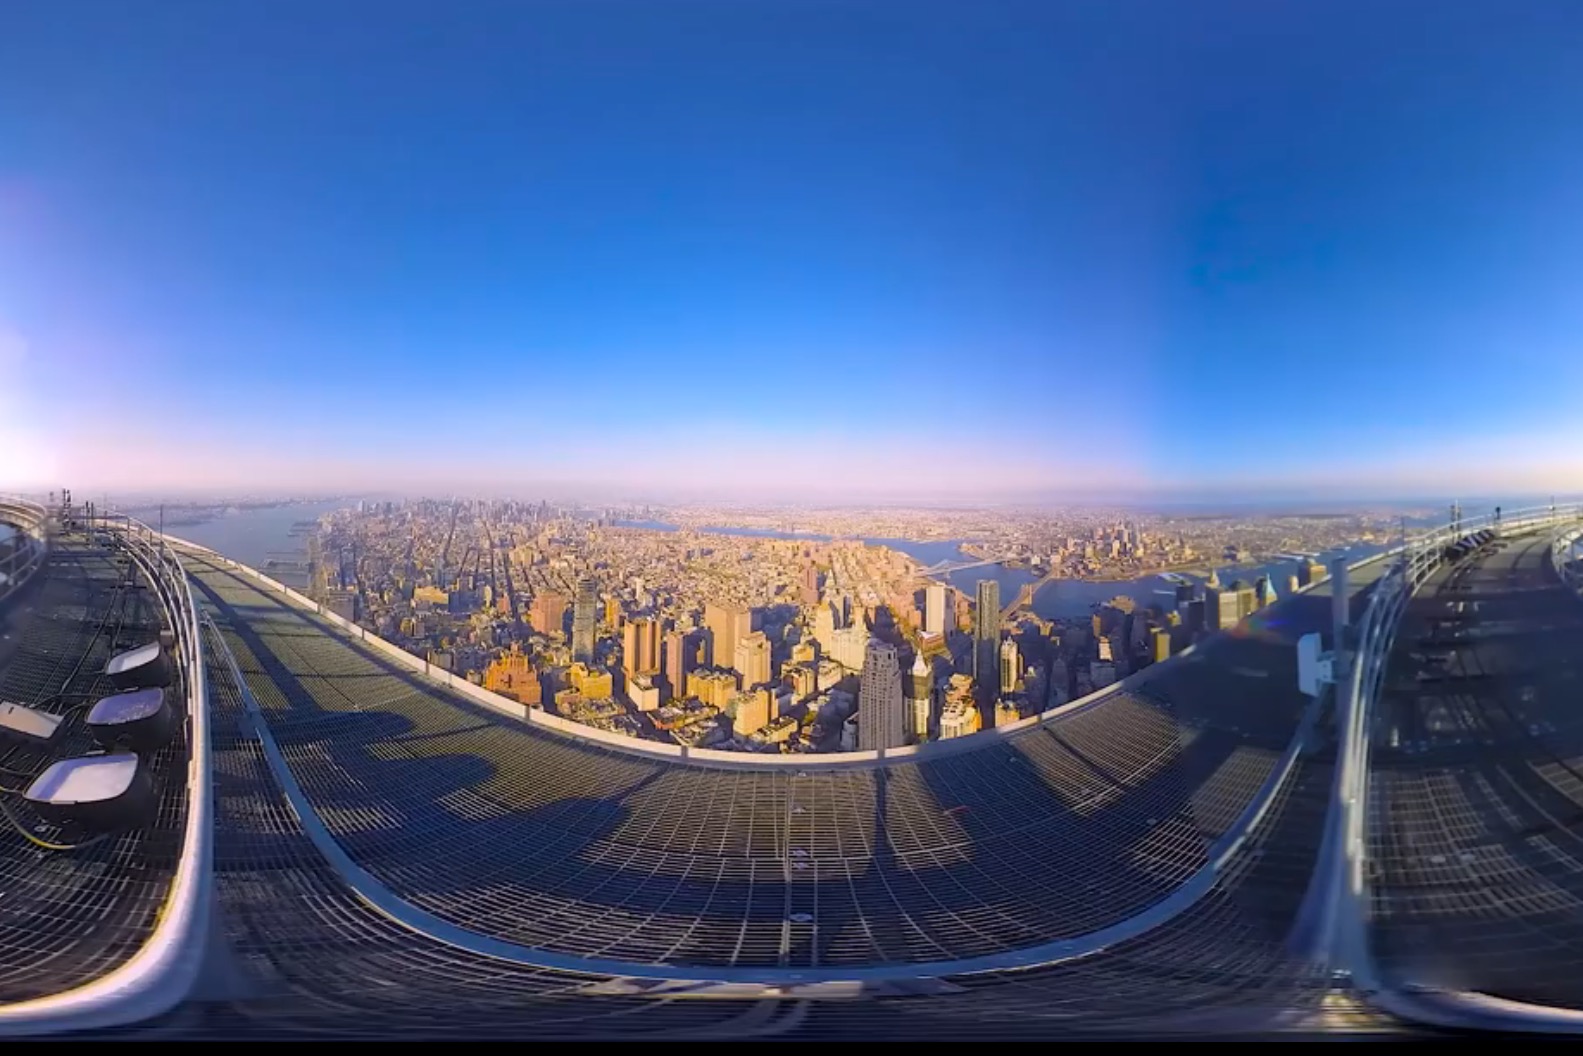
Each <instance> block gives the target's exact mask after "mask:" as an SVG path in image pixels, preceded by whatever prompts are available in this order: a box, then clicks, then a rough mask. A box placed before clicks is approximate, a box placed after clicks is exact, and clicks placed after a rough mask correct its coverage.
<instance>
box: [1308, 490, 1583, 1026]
mask: <svg viewBox="0 0 1583 1056" xmlns="http://www.w3.org/2000/svg"><path fill="white" fill-rule="evenodd" d="M1579 521H1583V503H1567V504H1560V505H1558V504H1555V503H1552V504H1550V505H1548V506H1543V507H1533V508H1529V509H1524V510H1516V511H1512V512H1510V513H1504V514H1503V515H1501V516H1496V515H1495V514H1494V513H1493V512H1492V513H1491V514H1489V515H1487V516H1483V517H1477V518H1469V519H1460V518H1459V519H1457V520H1456V521H1453V522H1451V523H1448V524H1446V525H1443V526H1440V527H1438V528H1434V529H1431V530H1429V531H1427V532H1423V533H1421V534H1419V535H1418V536H1415V537H1413V538H1411V539H1409V540H1408V541H1407V542H1406V543H1405V544H1404V545H1403V546H1402V547H1399V548H1398V550H1399V559H1398V564H1397V567H1396V568H1395V569H1393V570H1392V572H1391V574H1390V575H1389V576H1388V577H1386V578H1385V579H1384V580H1382V581H1381V582H1380V584H1379V585H1378V586H1377V587H1376V588H1375V591H1374V594H1373V596H1372V597H1371V598H1370V599H1369V604H1368V607H1367V609H1366V610H1365V613H1364V616H1363V618H1362V620H1361V621H1360V622H1359V626H1358V633H1357V635H1356V638H1355V641H1356V647H1355V650H1354V651H1353V658H1352V663H1351V666H1350V669H1349V670H1348V671H1347V673H1346V674H1347V680H1346V688H1347V690H1348V695H1349V696H1350V698H1351V700H1350V706H1349V707H1348V708H1347V709H1346V714H1344V715H1342V716H1341V717H1340V718H1341V722H1342V733H1341V749H1342V750H1341V755H1340V757H1339V759H1338V763H1337V765H1338V767H1339V768H1340V773H1339V775H1338V779H1337V782H1336V788H1337V795H1336V797H1335V800H1334V802H1333V804H1332V810H1333V811H1339V812H1340V813H1341V817H1340V829H1341V831H1342V833H1343V834H1344V839H1342V840H1341V841H1340V843H1339V845H1338V846H1337V847H1335V848H1333V849H1332V851H1333V853H1334V854H1337V855H1339V856H1340V861H1330V862H1321V863H1319V865H1318V866H1317V868H1321V869H1327V870H1329V872H1330V875H1331V877H1332V878H1333V881H1332V882H1333V884H1334V885H1335V886H1334V890H1333V891H1332V892H1331V894H1332V896H1333V897H1334V899H1335V901H1334V907H1335V910H1336V919H1335V924H1334V930H1333V931H1332V933H1331V946H1330V949H1329V951H1328V955H1329V956H1328V960H1329V964H1330V966H1331V967H1332V969H1333V970H1334V971H1335V972H1336V973H1337V974H1338V975H1342V976H1346V977H1350V979H1351V981H1352V983H1353V984H1354V985H1355V986H1356V987H1357V988H1358V989H1359V990H1361V991H1362V992H1363V993H1364V994H1365V995H1367V996H1368V997H1369V999H1370V1000H1371V1001H1372V1002H1373V1003H1374V1004H1376V1005H1377V1006H1378V1007H1380V1008H1381V1009H1384V1010H1385V1011H1388V1012H1390V1013H1391V1014H1393V1015H1396V1016H1399V1017H1401V1018H1405V1019H1410V1020H1416V1021H1418V1022H1423V1023H1429V1024H1436V1025H1456V1026H1462V1027H1482V1028H1485V1029H1500V1030H1524V1031H1531V1032H1553V1031H1556V1030H1558V1029H1566V1030H1576V1029H1578V1028H1579V1027H1580V1026H1583V1018H1580V1017H1578V1015H1577V1014H1576V1013H1564V1010H1558V1009H1551V1008H1545V1007H1542V1006H1533V1005H1520V1004H1516V1003H1513V1002H1498V1001H1492V1000H1484V998H1483V995H1475V994H1455V993H1451V992H1449V991H1444V990H1432V989H1426V988H1419V987H1413V986H1395V985H1390V984H1387V983H1386V982H1385V981H1384V980H1382V979H1381V978H1380V976H1379V973H1378V971H1377V969H1376V967H1375V965H1374V961H1373V955H1372V951H1371V950H1370V946H1369V936H1368V924H1369V914H1370V901H1371V893H1370V884H1369V872H1368V840H1367V824H1368V795H1369V755H1370V750H1371V737H1370V731H1371V729H1372V726H1373V713H1374V706H1375V704H1376V702H1377V700H1378V698H1379V693H1380V684H1381V682H1382V680H1383V678H1384V675H1385V669H1386V665H1387V663H1388V661H1389V658H1390V655H1391V650H1392V647H1393V646H1394V644H1395V641H1396V632H1397V629H1398V627H1399V626H1400V623H1401V618H1402V615H1403V613H1404V612H1405V611H1406V608H1407V604H1408V602H1409V601H1411V600H1412V597H1413V596H1414V595H1415V594H1416V593H1417V591H1418V589H1419V587H1421V586H1422V585H1423V584H1424V582H1425V581H1426V580H1427V579H1428V578H1429V577H1430V576H1431V575H1433V574H1434V572H1435V571H1436V570H1437V569H1439V568H1440V567H1441V566H1442V565H1444V564H1445V563H1446V562H1447V561H1448V560H1450V559H1451V558H1450V548H1451V547H1453V546H1454V545H1456V544H1457V543H1460V542H1462V541H1464V540H1466V539H1468V538H1470V537H1472V536H1474V535H1476V534H1477V533H1479V532H1483V531H1489V532H1491V533H1493V535H1495V536H1506V535H1516V534H1522V533H1528V532H1532V531H1537V530H1543V529H1547V528H1553V527H1563V528H1565V526H1569V525H1574V524H1577V523H1578V522H1579ZM1568 535H1570V538H1571V539H1576V538H1578V537H1579V536H1580V535H1583V531H1580V530H1576V529H1571V530H1564V531H1562V532H1559V533H1558V535H1557V542H1556V543H1553V544H1552V552H1554V548H1555V546H1557V545H1559V540H1561V539H1562V538H1566V537H1567V536H1568ZM1557 567H1558V569H1559V568H1560V566H1559V565H1558V566H1557ZM1563 576H1564V573H1563Z"/></svg>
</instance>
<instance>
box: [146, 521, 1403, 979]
mask: <svg viewBox="0 0 1583 1056" xmlns="http://www.w3.org/2000/svg"><path fill="white" fill-rule="evenodd" d="M171 542H172V543H173V544H174V545H177V546H182V547H190V548H192V549H193V550H194V551H196V552H200V553H202V554H203V555H204V556H205V557H206V558H207V559H209V560H211V561H213V562H214V563H216V564H220V565H222V566H224V567H227V568H230V569H232V570H234V571H236V572H238V573H240V574H241V575H243V576H245V577H247V578H250V579H252V580H254V581H255V582H258V583H260V584H261V585H264V586H267V587H268V588H269V589H270V590H271V591H273V592H277V593H279V594H281V595H283V596H284V597H286V598H287V599H289V600H291V601H293V602H295V603H296V604H297V605H299V606H302V607H305V608H307V609H310V610H312V611H314V612H317V613H319V614H320V615H322V616H323V617H324V618H325V619H327V620H329V621H330V622H331V623H333V624H335V625H336V626H338V627H341V628H343V629H345V630H347V631H348V632H349V633H351V634H354V635H356V636H357V637H359V638H360V639H361V640H363V641H364V642H365V643H367V644H368V645H370V646H371V647H373V648H376V649H378V650H380V651H381V652H384V653H385V654H387V655H389V656H391V657H393V658H396V659H398V660H399V661H400V662H401V663H402V664H403V665H404V666H406V667H408V668H409V669H411V670H413V671H421V672H422V673H423V674H424V675H425V676H427V677H428V678H429V679H431V680H432V681H435V682H438V683H440V684H442V685H445V686H449V687H451V688H453V689H455V690H456V691H458V692H459V693H461V694H462V695H464V696H466V697H468V698H469V699H471V700H474V701H476V702H478V703H479V704H482V705H484V706H486V707H489V708H492V709H494V710H496V711H499V712H502V713H504V714H507V715H510V716H512V717H514V718H517V719H519V720H523V721H525V722H527V723H528V724H530V725H535V726H543V727H548V728H553V729H561V728H563V727H564V728H567V732H568V733H570V734H571V735H573V736H575V737H578V738H580V739H583V740H595V741H600V742H605V741H607V740H608V741H609V742H612V743H614V744H615V746H616V747H620V748H622V749H625V750H627V751H637V752H639V753H640V754H654V755H663V756H668V757H671V758H674V759H676V760H678V761H686V762H694V763H697V762H704V761H705V760H706V759H707V761H709V762H711V763H712V762H715V760H721V761H722V762H724V763H726V764H727V765H731V764H735V765H738V766H744V765H745V766H752V765H755V764H759V765H762V764H763V763H771V764H772V765H773V764H781V765H789V766H791V767H792V768H793V769H797V770H811V769H815V768H817V767H820V766H823V767H825V768H829V767H831V766H842V765H846V766H852V765H864V764H867V765H873V764H874V763H875V762H880V763H884V762H894V761H897V760H899V759H915V758H917V757H918V756H919V755H922V754H930V755H932V754H934V753H930V752H928V749H929V748H933V747H936V746H935V745H926V746H915V747H912V748H909V749H905V750H900V751H892V752H864V753H846V754H850V755H856V756H858V757H859V758H858V759H855V760H846V759H845V758H844V756H826V757H824V758H823V759H819V758H818V757H810V756H787V757H779V756H771V757H767V758H763V759H761V758H760V757H757V756H750V757H748V758H747V759H745V760H744V759H743V758H742V757H741V756H740V755H738V754H737V753H731V752H719V751H698V750H693V751H688V750H685V749H682V748H681V747H680V746H672V745H662V744H652V743H650V742H634V741H632V740H631V739H629V738H621V737H615V736H613V735H609V734H604V733H602V732H601V731H597V730H590V729H588V728H586V727H582V726H581V725H579V724H576V723H572V722H569V721H567V720H564V719H560V718H558V717H555V716H548V715H545V714H543V713H542V712H537V711H533V710H531V709H528V708H526V707H525V706H523V705H521V704H517V703H515V702H513V701H510V700H507V699H505V698H502V697H499V696H498V695H496V694H494V693H490V692H489V691H487V690H484V689H482V688H481V687H479V686H476V685H474V684H472V683H471V682H468V681H466V680H465V679H459V678H456V677H455V676H453V675H451V674H450V673H449V672H445V671H440V670H438V669H435V668H433V667H432V665H428V664H425V663H424V662H423V661H422V660H420V659H419V658H417V657H414V656H412V655H411V654H410V653H407V652H406V651H405V650H402V649H400V648H399V647H398V646H395V645H393V644H392V643H389V642H386V641H384V640H383V639H381V638H379V637H378V636H376V635H370V634H368V633H367V632H366V631H365V630H364V629H363V628H362V627H360V626H358V625H357V624H354V623H352V622H350V621H348V620H345V619H343V618H342V617H340V616H338V615H336V614H334V613H331V612H329V611H327V610H325V609H324V608H323V607H322V606H320V605H318V604H317V603H315V602H313V601H312V600H311V599H309V598H306V597H304V596H303V595H302V594H300V593H298V592H297V591H295V590H292V589H291V588H290V587H287V586H285V585H284V584H282V583H279V582H277V581H275V580H273V579H270V578H269V577H267V576H265V575H263V574H262V573H259V572H258V571H256V570H255V569H252V568H249V567H248V566H246V565H243V564H240V563H239V562H236V561H232V560H230V559H228V558H225V557H223V556H222V555H220V554H217V553H215V552H214V551H212V550H209V549H208V548H206V547H200V546H197V545H196V544H192V543H187V542H184V541H180V540H175V539H171ZM1393 554H1394V551H1392V552H1389V553H1385V554H1379V555H1375V556H1373V557H1370V558H1366V559H1363V560H1361V561H1358V562H1355V563H1354V564H1353V565H1351V566H1349V570H1355V569H1359V568H1362V567H1364V566H1366V565H1370V564H1373V563H1375V562H1377V561H1381V560H1389V559H1390V558H1391V557H1392V556H1393ZM1320 582H1324V581H1323V580H1322V581H1320ZM1316 585H1318V584H1311V585H1310V586H1316ZM217 647H218V648H221V649H223V652H222V653H221V654H220V655H221V656H222V659H224V660H225V662H226V664H227V665H228V667H229V669H230V671H231V675H232V678H233V680H234V681H235V682H236V683H237V686H238V688H239V691H240V692H241V694H242V697H243V702H244V705H245V706H246V708H247V710H248V711H249V713H250V715H252V717H253V718H254V724H255V726H256V728H257V730H258V735H259V739H260V741H261V743H262V744H263V745H264V748H265V758H266V760H267V761H268V763H269V765H270V767H271V769H272V771H273V772H274V774H275V776H276V779H277V782H278V784H279V785H280V787H281V789H282V791H283V793H284V794H285V796H286V798H287V799H288V801H289V802H290V803H291V804H292V806H293V809H294V810H295V812H296V813H297V815H298V816H299V817H300V818H301V819H302V822H303V827H304V831H305V832H306V834H307V835H308V837H309V838H310V840H312V841H313V842H314V844H315V845H316V847H317V848H318V849H319V850H320V852H321V853H322V854H323V855H324V856H325V858H326V860H327V861H329V862H330V863H331V864H332V865H333V866H334V867H335V868H336V870H337V871H338V872H339V873H340V875H341V876H342V878H343V879H344V880H345V881H346V882H347V884H348V885H349V886H350V887H351V888H352V889H353V890H355V891H356V892H357V893H358V894H359V896H361V897H362V898H363V899H365V900H366V901H367V902H368V903H369V904H371V905H374V906H376V907H378V908H379V909H380V911H381V912H383V913H385V914H386V915H387V916H389V917H391V918H392V919H394V920H397V921H399V922H401V923H402V924H404V925H405V926H407V927H409V928H411V929H412V930H414V931H416V932H420V933H423V934H427V935H430V936H432V937H435V938H437V939H439V940H441V941H443V942H446V943H448V944H450V945H453V946H457V947H459V948H463V949H468V950H471V951H473V952H476V953H480V954H484V955H487V956H492V957H497V958H501V959H504V960H510V961H514V962H517V963H522V964H528V965H532V966H536V967H543V968H552V969H556V970H560V971H570V972H579V973H585V974H592V975H614V976H622V977H628V978H643V979H662V980H666V981H669V982H677V983H691V984H706V985H707V984H732V985H741V984H753V985H759V986H764V987H787V986H797V985H807V984H829V983H837V982H847V983H854V984H861V983H874V982H883V981H896V980H903V979H917V978H927V977H936V976H947V975H949V976H961V975H970V974H975V973H982V972H994V971H1011V970H1017V969H1026V968H1033V967H1044V966H1048V965H1051V964H1057V963H1061V962H1064V961H1073V960H1078V959H1082V958H1086V957H1091V956H1094V955H1095V954H1098V953H1102V952H1103V951H1105V950H1106V949H1109V948H1111V947H1114V946H1115V945H1117V944H1119V943H1121V942H1125V941H1129V940H1132V939H1135V938H1138V937H1140V936H1142V935H1144V934H1146V933H1148V932H1150V931H1153V930H1154V929H1156V928H1159V927H1161V926H1163V925H1165V924H1167V923H1169V922H1170V921H1172V920H1173V919H1175V918H1177V917H1179V916H1180V915H1182V914H1183V913H1185V912H1186V911H1187V910H1189V909H1190V908H1192V907H1193V906H1194V905H1196V904H1197V903H1198V902H1199V901H1200V900H1201V899H1202V898H1203V897H1204V896H1205V895H1206V894H1208V893H1209V892H1210V891H1211V890H1213V888H1214V886H1215V884H1216V883H1217V882H1218V881H1219V879H1220V878H1221V877H1222V876H1223V875H1224V874H1225V872H1226V870H1227V868H1228V867H1229V866H1230V864H1231V862H1232V859H1233V857H1234V856H1235V855H1236V854H1237V852H1238V851H1240V850H1241V849H1242V847H1243V846H1244V845H1245V844H1246V842H1247V841H1248V839H1249V838H1250V837H1252V836H1253V835H1254V834H1255V832H1256V831H1257V830H1258V827H1259V825H1260V824H1261V822H1263V820H1264V819H1265V817H1266V816H1267V815H1268V813H1269V810H1270V807H1271V806H1272V805H1273V804H1274V803H1275V802H1276V800H1277V799H1278V797H1279V795H1280V793H1281V791H1282V789H1283V788H1284V787H1285V785H1286V783H1287V781H1288V780H1289V779H1290V777H1291V775H1292V773H1293V771H1294V768H1295V765H1296V762H1297V759H1298V758H1299V756H1300V754H1301V752H1302V750H1303V748H1304V747H1305V746H1306V745H1307V744H1308V743H1309V741H1310V738H1311V735H1312V733H1313V729H1314V727H1315V725H1316V722H1317V716H1318V711H1319V700H1318V698H1316V699H1315V700H1314V701H1313V702H1312V703H1311V704H1310V705H1309V707H1308V708H1307V709H1306V710H1305V712H1304V714H1303V716H1302V718H1301V720H1300V722H1299V725H1298V729H1297V730H1296V732H1295V734H1294V736H1293V737H1292V739H1291V742H1290V743H1289V745H1288V746H1287V748H1286V750H1285V751H1284V752H1283V753H1282V755H1281V757H1280V759H1279V760H1278V761H1277V763H1276V765H1275V766H1274V768H1273V769H1272V772H1271V773H1270V774H1269V775H1268V777H1267V778H1266V779H1265V781H1264V783H1263V785H1262V786H1261V788H1260V789H1259V791H1258V793H1257V794H1256V795H1255V796H1254V797H1253V799H1252V800H1251V801H1250V802H1249V803H1248V804H1247V806H1246V807H1245V808H1244V809H1243V811H1242V813H1241V814H1240V815H1239V816H1238V818H1237V820H1236V821H1235V822H1234V823H1233V824H1232V825H1231V826H1230V827H1229V828H1228V829H1227V831H1226V832H1225V833H1224V834H1222V835H1221V836H1220V838H1219V839H1217V840H1216V841H1215V842H1214V844H1212V845H1211V846H1210V848H1209V849H1208V856H1207V860H1206V862H1205V864H1204V865H1202V866H1200V867H1199V869H1197V870H1196V871H1195V872H1194V873H1193V874H1192V875H1191V876H1189V877H1188V878H1187V879H1186V880H1184V881H1183V882H1182V883H1181V884H1180V885H1178V887H1177V888H1176V889H1175V890H1174V891H1172V892H1171V893H1170V894H1169V895H1167V896H1166V897H1165V898H1163V899H1161V900H1160V901H1159V902H1157V903H1155V904H1153V905H1151V906H1149V907H1148V908H1146V909H1144V910H1142V911H1141V912H1139V913H1136V914H1134V915H1133V916H1131V917H1128V918H1126V919H1124V920H1121V921H1117V922H1116V923H1114V924H1111V925H1109V926H1107V927H1104V928H1101V929H1098V930H1096V931H1093V932H1090V933H1087V934H1084V935H1076V936H1072V937H1069V938H1065V939H1059V940H1053V941H1050V942H1045V943H1038V944H1035V945H1031V946H1025V947H1022V948H1019V949H1015V950H1008V951H1005V952H1004V953H999V954H991V955H985V956H979V957H969V958H960V959H956V960H950V961H941V962H936V963H908V964H894V965H874V966H868V967H847V968H829V969H820V968H803V969H776V968H767V967H766V968H734V967H725V966H719V967H707V968H706V967H702V966H693V965H688V966H671V965H653V964H642V963H637V962H627V961H612V960H603V959H598V958H587V957H579V956H576V955H568V954H561V953H556V952H553V951H549V950H543V949H539V948H536V947H529V946H523V945H520V944H515V943H509V942H505V941H503V940H501V939H498V938H495V937H493V936H488V935H482V934H479V933H476V932H471V931H468V930H466V929H463V928H459V927H457V926H456V925H454V924H451V923H449V922H447V921H444V920H441V919H439V918H437V917H435V916H434V915H433V914H431V913H428V912H427V911H425V910H423V909H421V908H420V907H417V906H414V905H412V904H411V903H409V902H407V901H406V900H404V899H402V898H401V897H400V896H399V895H397V894H396V893H395V892H393V891H391V890H390V889H389V888H388V887H386V886H385V885H384V884H382V883H381V882H379V881H378V880H377V879H376V878H374V877H373V876H372V875H371V874H369V873H368V872H367V871H366V870H364V869H362V868H361V867H360V866H358V865H357V863H356V862H355V861H353V860H352V858H351V857H350V855H348V854H347V852H346V851H345V849H344V848H342V847H341V846H340V843H339V841H337V840H336V839H335V837H334V835H333V834H332V833H331V832H330V831H329V830H328V828H326V827H325V826H324V824H323V822H322V821H320V820H319V818H318V815H317V812H316V810H315V809H314V807H313V805H312V803H311V802H310V801H309V800H308V798H307V796H306V794H305V793H304V792H303V790H302V788H301V786H300V785H299V784H298V782H297V780H296V777H295V775H294V774H293V773H292V772H291V770H290V767H289V766H288V764H287V763H286V760H285V757H284V755H283V754H282V753H281V752H280V750H279V748H278V746H276V745H275V743H274V738H273V735H272V733H271V731H270V730H269V727H268V724H267V722H266V721H265V720H264V718H263V717H262V715H260V714H258V713H257V705H256V703H254V702H253V700H252V695H251V693H250V692H249V691H248V689H247V686H246V683H245V682H244V680H243V678H242V674H241V671H240V668H239V667H238V666H237V664H236V661H235V657H234V656H232V655H231V653H230V650H229V649H228V648H225V647H224V645H223V642H222V643H220V645H219V646H217ZM1189 651H1190V650H1188V651H1184V652H1183V653H1181V654H1178V656H1181V657H1185V656H1186V655H1188V652H1189ZM1174 659H1175V658H1173V660H1174ZM1128 681H1129V682H1130V681H1131V680H1128ZM1125 685H1126V683H1125V682H1124V683H1121V684H1118V685H1116V686H1111V687H1106V688H1105V689H1104V690H1101V691H1100V692H1098V693H1095V694H1092V695H1091V696H1089V697H1086V698H1084V699H1083V700H1080V701H1076V702H1073V703H1072V704H1068V705H1064V706H1062V707H1060V708H1056V709H1053V710H1052V711H1049V712H1046V713H1045V714H1043V715H1040V716H1037V717H1032V718H1029V719H1025V720H1023V721H1022V722H1020V723H1018V724H1016V726H1015V727H1013V728H1014V729H1027V728H1029V727H1032V726H1036V725H1038V724H1040V723H1043V722H1047V721H1050V720H1051V719H1052V718H1057V717H1060V716H1063V715H1069V714H1071V713H1072V712H1073V710H1074V709H1081V708H1085V707H1091V706H1093V705H1094V704H1096V703H1098V702H1099V701H1100V700H1103V699H1104V698H1106V697H1107V696H1109V695H1110V694H1112V693H1114V692H1116V691H1118V690H1119V689H1121V688H1123V687H1124V686H1125ZM546 720H550V721H546ZM590 734H593V735H595V736H589V735H590ZM958 740H960V741H972V740H975V738H966V737H964V738H960V739H958ZM951 743H952V742H949V741H947V742H942V743H940V744H939V745H938V747H939V748H945V747H948V746H950V745H951ZM978 743H979V744H980V745H982V744H984V743H987V742H986V741H983V740H979V742H978ZM649 748H652V749H654V751H652V752H650V751H648V749H649ZM955 750H962V749H955ZM710 757H712V758H710Z"/></svg>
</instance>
